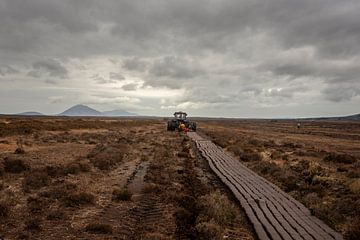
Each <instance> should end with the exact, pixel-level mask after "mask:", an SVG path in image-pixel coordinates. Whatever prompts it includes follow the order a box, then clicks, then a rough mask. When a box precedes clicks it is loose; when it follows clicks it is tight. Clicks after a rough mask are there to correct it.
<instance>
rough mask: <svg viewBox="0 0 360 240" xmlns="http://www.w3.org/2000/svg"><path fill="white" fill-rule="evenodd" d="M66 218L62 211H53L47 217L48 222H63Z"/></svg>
mask: <svg viewBox="0 0 360 240" xmlns="http://www.w3.org/2000/svg"><path fill="white" fill-rule="evenodd" d="M64 218H65V212H64V211H61V210H53V211H50V212H49V213H48V215H47V216H46V219H47V220H52V221H53V220H61V219H64Z"/></svg>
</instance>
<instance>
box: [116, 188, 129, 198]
mask: <svg viewBox="0 0 360 240" xmlns="http://www.w3.org/2000/svg"><path fill="white" fill-rule="evenodd" d="M131 197H132V192H130V190H129V189H127V188H123V189H114V191H113V192H112V200H113V201H130V200H131Z"/></svg>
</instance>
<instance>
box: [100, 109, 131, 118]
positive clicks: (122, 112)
mask: <svg viewBox="0 0 360 240" xmlns="http://www.w3.org/2000/svg"><path fill="white" fill-rule="evenodd" d="M102 115H103V116H107V117H120V116H137V114H135V113H131V112H127V111H125V110H121V109H118V110H113V111H105V112H102Z"/></svg>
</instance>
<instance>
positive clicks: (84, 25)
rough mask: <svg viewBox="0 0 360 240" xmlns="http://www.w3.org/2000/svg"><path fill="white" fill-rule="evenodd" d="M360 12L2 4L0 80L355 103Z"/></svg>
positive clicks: (272, 3)
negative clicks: (10, 78) (11, 77)
mask: <svg viewBox="0 0 360 240" xmlns="http://www.w3.org/2000/svg"><path fill="white" fill-rule="evenodd" d="M359 12H360V2H359V1H358V0H344V1H338V0H301V1H299V0H269V1H263V0H251V1H250V0H224V1H215V0H197V1H193V0H182V1H178V0H147V1H136V0H135V1H127V0H107V1H95V0H76V1H73V0H64V1H55V0H28V1H22V0H0V22H1V27H0V66H3V67H0V77H2V78H5V77H6V75H9V74H13V75H16V76H17V75H20V74H22V73H28V76H31V77H35V78H39V79H41V80H42V81H38V82H39V84H40V83H42V84H44V83H57V85H56V86H58V84H60V83H59V81H57V80H58V79H59V78H62V79H65V78H68V79H70V81H68V82H73V85H74V86H76V87H79V86H81V87H89V88H90V87H91V86H90V85H91V84H89V86H87V84H84V82H81V81H82V78H83V79H87V80H88V82H89V83H95V85H96V88H98V87H99V84H101V87H106V86H107V85H108V84H113V85H115V84H124V83H123V82H121V81H123V80H126V81H129V84H127V85H121V86H122V90H124V91H130V92H131V93H132V92H136V91H137V90H139V91H142V90H144V89H146V88H147V87H149V86H151V87H152V88H153V89H154V91H157V90H158V89H160V88H167V89H170V90H174V91H175V90H179V89H182V90H183V92H184V93H183V96H181V97H178V99H177V100H174V101H175V102H176V103H180V102H181V101H183V102H187V103H201V104H206V103H209V104H213V103H221V104H224V106H225V105H226V104H228V105H238V106H240V105H241V103H242V101H244V99H246V100H249V101H252V104H254V106H255V105H256V104H260V105H264V104H263V103H264V102H266V103H267V104H268V105H271V104H273V103H274V104H277V105H280V106H281V104H286V103H284V101H283V99H287V100H288V101H289V102H291V101H294V102H291V103H293V104H302V102H300V101H299V100H297V99H296V96H297V95H298V94H300V93H301V94H304V96H305V97H306V99H312V101H314V102H315V103H319V104H320V102H321V101H323V99H326V101H332V102H351V101H353V102H355V101H359V100H358V99H359V92H360V90H359V89H360V86H359V76H360V45H359V42H360V14H359ZM109 58H111V59H115V60H116V61H115V62H117V65H116V63H113V64H114V68H111V69H110V68H109V69H107V68H108V67H109V66H107V65H106V64H103V62H102V60H103V59H109ZM44 59H45V60H44ZM74 59H75V60H76V61H78V62H80V63H81V64H77V65H72V64H69V62H71V61H75V60H74ZM94 59H96V61H95V60H94ZM115 65H116V66H115ZM5 66H6V67H5ZM82 66H83V67H82ZM8 67H13V69H14V70H15V69H16V70H15V71H16V72H14V71H12V70H10V68H8ZM84 69H85V70H86V71H88V72H86V71H85V70H84ZM100 71H102V72H100ZM83 74H86V76H84V75H83ZM71 76H74V77H73V78H71ZM75 76H76V77H75ZM82 76H84V77H82ZM89 76H93V77H89ZM124 76H126V79H125V77H124ZM31 77H30V79H32V78H31ZM25 78H26V76H23V78H21V79H25ZM33 80H34V81H35V79H33ZM132 80H134V81H140V82H141V84H140V85H138V84H134V83H130V82H131V81H132ZM22 81H25V80H22ZM17 82H19V86H18V87H19V88H20V89H21V88H23V86H22V85H21V83H20V82H21V81H17ZM64 82H66V81H64ZM299 82H300V83H302V84H299ZM126 83H127V82H126ZM304 85H306V88H305V87H303V86H304ZM47 86H48V85H47ZM110 86H112V85H110ZM140 86H143V87H140ZM38 87H41V86H40V85H39V86H38ZM62 87H65V88H66V87H67V88H70V87H71V86H70V85H67V86H62ZM120 88H121V87H120ZM313 88H317V91H314V90H313ZM194 89H198V91H196V92H195V91H194ZM95 90H96V89H95ZM95 90H94V91H95ZM87 91H88V89H84V90H83V93H82V94H83V95H86V92H87ZM29 94H30V93H29ZM79 95H81V94H80V93H79ZM29 98H31V96H29ZM159 98H161V96H159ZM316 101H318V102H316ZM201 104H200V105H201ZM354 105H355V104H354ZM197 106H199V105H197ZM201 106H203V105H201ZM204 106H205V105H204ZM214 111H216V110H214ZM239 112H240V110H239Z"/></svg>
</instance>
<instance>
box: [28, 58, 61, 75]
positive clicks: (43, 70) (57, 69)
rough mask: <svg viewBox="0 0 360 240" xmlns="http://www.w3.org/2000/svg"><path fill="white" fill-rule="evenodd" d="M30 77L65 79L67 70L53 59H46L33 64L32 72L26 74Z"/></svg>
mask: <svg viewBox="0 0 360 240" xmlns="http://www.w3.org/2000/svg"><path fill="white" fill-rule="evenodd" d="M28 75H29V76H31V77H37V78H38V77H41V76H44V75H45V76H51V77H59V78H67V77H68V70H67V69H66V68H65V67H64V65H63V64H62V63H60V62H58V61H56V60H54V59H47V60H42V61H38V62H35V63H34V64H33V70H32V71H30V72H29V73H28Z"/></svg>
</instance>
